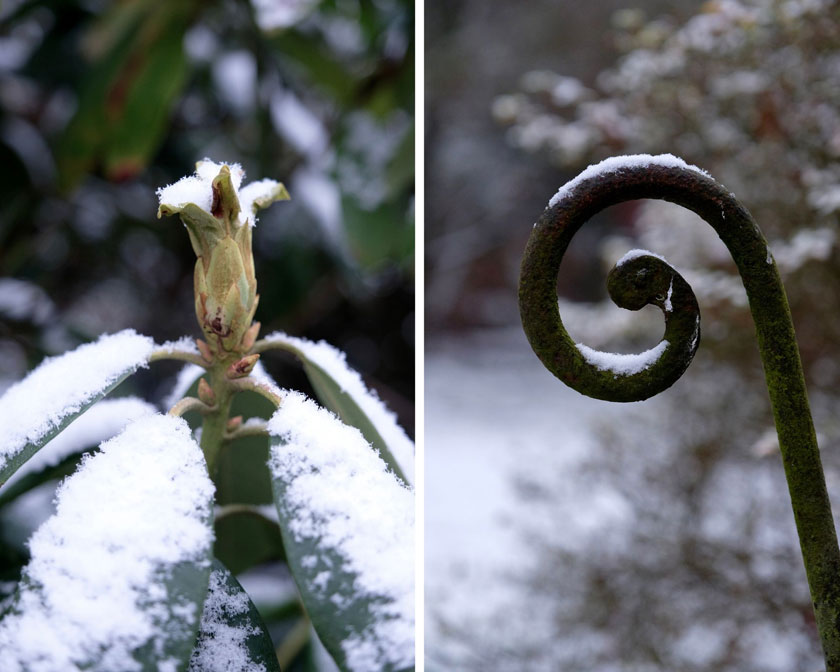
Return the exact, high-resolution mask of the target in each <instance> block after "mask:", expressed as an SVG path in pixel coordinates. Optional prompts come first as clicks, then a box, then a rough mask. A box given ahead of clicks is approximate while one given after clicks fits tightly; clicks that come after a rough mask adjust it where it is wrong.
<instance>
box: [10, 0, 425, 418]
mask: <svg viewBox="0 0 840 672" xmlns="http://www.w3.org/2000/svg"><path fill="white" fill-rule="evenodd" d="M413 39H414V15H413V3H412V2H411V1H410V0H323V1H319V0H295V1H292V2H271V1H270V0H253V1H252V2H247V1H245V0H219V1H213V2H205V1H199V0H178V1H177V2H157V1H156V0H120V1H114V2H107V1H104V0H103V1H98V0H78V1H75V0H55V1H49V0H46V1H42V2H32V1H26V0H23V1H20V0H17V1H16V0H11V1H7V2H4V3H3V6H2V9H0V166H2V176H3V179H2V183H0V382H2V385H3V386H6V385H8V384H9V383H10V382H11V381H13V380H15V379H17V378H19V377H20V376H22V375H23V373H24V371H25V370H27V369H28V368H30V367H31V366H32V365H33V364H35V363H36V362H37V361H39V360H40V359H41V358H42V357H43V356H45V355H48V354H53V353H57V352H61V351H63V350H65V349H67V348H69V347H73V346H74V345H75V344H77V343H79V342H82V341H85V340H89V339H92V338H94V337H96V336H97V335H98V334H100V333H102V332H115V331H118V330H120V329H124V328H128V327H130V328H134V329H136V330H137V331H139V332H141V333H145V334H149V335H151V336H153V337H154V338H155V339H156V340H157V341H158V342H162V341H164V340H167V339H174V338H178V337H179V336H181V335H183V334H190V335H197V334H198V333H199V332H198V330H197V325H196V324H195V317H194V315H193V309H192V298H191V297H192V268H193V264H194V259H195V257H194V254H193V252H192V251H191V248H190V245H189V242H188V239H187V236H186V232H185V231H184V230H183V227H182V225H181V223H180V222H179V221H178V220H177V218H169V219H164V220H157V219H155V212H156V210H157V198H156V196H155V190H156V189H157V188H159V187H161V186H165V185H167V184H170V183H172V182H174V181H176V180H177V179H179V178H180V177H182V176H184V175H187V174H190V173H191V172H192V171H193V169H194V164H195V161H196V160H199V159H202V158H204V157H209V158H211V159H212V160H214V161H217V162H236V163H240V164H241V165H242V166H243V168H244V169H245V171H246V183H247V182H248V181H250V180H256V179H262V178H263V177H271V178H274V179H277V180H280V181H282V182H284V183H285V184H286V186H287V187H288V189H289V191H290V192H291V194H292V201H290V202H284V203H281V204H277V205H275V206H274V207H272V208H270V209H269V210H266V211H264V212H263V213H262V214H261V215H260V217H259V222H258V224H257V230H256V231H255V235H254V253H255V259H256V267H257V279H258V283H259V287H258V291H259V293H260V306H259V309H258V312H257V319H258V320H260V321H261V322H262V324H263V332H262V333H263V334H265V333H268V332H270V331H272V330H275V329H282V330H285V331H287V332H288V333H290V334H293V335H298V336H304V337H308V338H311V339H316V340H317V339H322V338H323V339H326V340H327V341H329V342H331V343H332V344H334V345H335V346H337V347H339V348H341V349H342V350H344V351H345V352H346V353H347V355H348V360H349V362H350V364H351V366H353V367H354V368H356V369H358V370H359V371H360V372H361V373H362V375H363V377H364V378H365V380H366V381H367V383H368V384H369V386H371V387H374V388H376V389H377V390H378V391H379V394H380V395H381V396H382V397H383V399H384V400H385V401H386V403H387V404H388V405H389V406H390V407H391V408H392V409H393V410H395V411H396V412H397V413H398V415H399V417H400V421H401V423H402V424H403V426H405V427H406V428H407V429H408V430H409V431H410V432H413V424H414V417H413V396H414V347H413V341H414V320H415V315H414V288H413V283H414V270H413V264H414V256H413V248H414V216H413V197H414V196H413V195H414V153H413V148H414V130H413V129H414V120H413V110H414V42H413ZM274 372H275V373H276V375H278V376H279V377H280V378H281V380H280V381H279V382H280V383H281V384H284V385H296V386H300V385H303V386H305V382H304V381H302V380H301V379H300V378H298V377H296V376H297V374H296V373H295V372H294V371H293V370H289V371H288V372H287V373H286V372H280V371H279V370H275V371H274ZM286 375H288V378H285V377H284V376H286ZM151 384H152V383H151V382H149V383H148V385H151ZM147 391H156V390H147Z"/></svg>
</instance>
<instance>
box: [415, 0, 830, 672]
mask: <svg viewBox="0 0 840 672" xmlns="http://www.w3.org/2000/svg"><path fill="white" fill-rule="evenodd" d="M426 40H427V44H426V101H425V109H426V178H425V179H426V192H425V193H426V199H427V203H426V210H425V216H426V221H425V224H424V226H425V233H426V258H425V260H424V263H425V268H426V276H425V278H426V326H427V331H428V335H427V341H426V344H427V346H426V347H427V350H426V367H427V372H431V374H429V375H431V376H432V377H427V381H426V389H427V391H428V390H433V391H435V393H434V394H428V393H427V397H426V402H425V409H426V415H427V418H433V419H434V421H433V422H432V423H431V424H430V423H429V422H427V425H428V426H427V433H426V473H427V498H426V501H427V529H426V563H427V564H426V567H427V573H426V609H427V616H426V633H427V640H426V655H427V666H429V669H440V670H445V669H465V670H493V669H520V670H547V669H563V670H567V671H568V670H581V672H582V671H584V670H586V671H588V672H591V671H592V670H598V671H603V672H615V671H625V670H626V671H630V670H633V671H637V670H645V671H653V670H657V671H658V670H662V671H663V672H664V671H665V670H674V669H679V670H698V672H699V670H707V671H708V670H716V671H723V670H726V671H732V672H734V671H735V670H739V671H743V670H754V671H756V672H758V671H761V672H771V671H775V670H778V671H779V672H786V671H790V670H797V671H798V672H813V670H817V669H822V668H821V667H820V666H821V665H822V662H821V657H820V651H819V644H818V641H817V637H816V632H815V628H814V624H813V615H812V613H811V606H810V604H809V599H808V593H807V586H806V585H805V578H804V571H803V570H802V566H801V559H800V555H799V548H798V543H797V541H796V536H795V532H794V530H793V525H792V516H791V513H790V504H789V500H788V496H787V492H786V484H785V480H784V475H783V473H782V468H781V460H780V458H779V455H778V445H777V443H776V438H775V432H774V429H773V423H772V418H771V416H770V410H769V404H768V402H767V392H766V390H765V388H764V381H763V375H762V371H761V365H760V362H759V359H758V357H757V348H756V344H755V337H754V332H753V328H752V324H751V318H750V315H749V311H748V309H747V307H746V297H745V295H744V292H743V289H742V287H741V284H740V279H739V278H738V276H737V273H736V272H735V269H734V266H733V264H732V262H731V260H730V259H729V256H728V253H727V252H726V250H725V248H722V245H721V243H720V241H719V240H718V239H717V238H716V236H715V235H714V232H713V231H712V230H711V228H710V227H708V226H706V225H705V224H703V223H702V222H700V221H698V220H697V218H696V217H694V216H693V215H692V214H691V213H687V212H686V211H684V210H681V209H679V208H677V207H675V206H671V205H669V204H664V203H662V202H658V201H644V202H635V203H629V204H623V205H622V206H618V207H615V208H611V209H609V210H608V211H605V212H604V213H601V214H600V215H599V216H598V217H597V218H595V219H593V221H591V222H589V223H588V224H587V225H586V226H584V227H583V228H582V230H581V231H580V232H579V233H578V234H577V235H576V237H575V240H574V242H573V243H572V245H571V247H570V249H569V252H568V253H567V255H566V257H564V260H563V264H562V267H561V272H560V278H559V282H558V286H559V294H560V313H561V315H562V316H563V320H564V323H565V324H566V326H567V327H568V329H569V331H570V332H571V334H572V337H573V338H575V339H576V340H579V341H582V342H584V343H586V344H587V345H589V346H591V347H594V348H597V349H600V350H606V351H610V352H639V351H641V350H644V349H646V348H649V347H651V346H652V345H653V344H655V343H656V342H657V340H658V339H659V338H660V337H661V334H662V321H661V316H660V315H659V314H658V311H655V310H654V311H645V312H649V313H650V314H647V315H636V314H633V313H630V312H627V311H621V310H619V309H618V308H616V307H615V306H613V305H612V304H611V303H609V301H608V300H606V291H605V284H606V283H605V280H606V271H607V270H608V269H609V268H610V266H611V265H612V264H613V263H614V262H615V261H616V260H617V259H618V258H619V257H620V256H622V255H623V254H624V252H626V251H628V250H630V249H632V248H636V247H642V248H647V249H650V250H652V251H654V252H656V253H659V254H663V255H665V256H666V257H667V258H668V260H669V261H671V262H672V263H674V265H675V266H676V267H677V268H679V269H680V270H681V272H683V273H684V275H685V276H686V278H687V279H688V280H689V282H690V284H691V285H692V287H693V288H694V290H695V293H696V294H697V295H698V299H699V302H700V307H701V312H702V316H703V323H702V324H703V326H702V329H703V339H702V343H701V346H700V351H699V352H698V355H697V357H696V358H695V361H694V364H693V365H692V366H691V367H690V368H689V370H688V372H687V373H686V374H685V376H684V377H683V378H682V379H681V380H680V381H679V382H678V383H677V384H676V385H675V386H674V387H673V388H672V389H670V390H668V391H667V392H666V393H664V394H663V395H660V396H659V397H657V398H656V399H653V400H651V401H649V402H644V403H641V404H631V405H627V406H623V407H620V409H621V410H619V411H616V410H615V409H616V405H609V404H605V403H602V402H595V401H591V400H586V399H584V398H581V397H578V396H577V395H575V393H573V392H569V393H567V392H565V391H564V389H562V385H561V383H559V381H554V380H553V379H552V380H548V379H547V378H550V374H548V373H547V372H546V371H544V370H542V369H541V368H540V367H539V365H538V364H537V363H536V361H535V357H534V355H533V353H531V352H530V349H529V348H528V345H527V342H526V341H525V339H524V337H523V336H522V332H521V327H520V325H519V316H518V309H517V304H516V285H517V280H518V273H519V263H520V259H521V255H522V252H523V250H524V247H525V242H526V240H527V237H528V234H529V232H530V230H531V224H532V223H533V222H534V221H535V220H536V219H537V217H538V216H539V215H540V213H541V212H542V210H543V209H544V208H545V206H546V204H547V202H548V200H549V198H550V197H551V196H552V195H553V194H554V193H555V192H556V191H557V189H558V188H559V187H560V186H561V185H562V184H563V183H564V182H566V181H567V180H568V179H570V178H572V177H574V176H575V175H576V174H577V173H578V172H580V171H581V170H583V169H584V168H586V166H587V165H589V164H593V163H596V162H598V161H600V160H601V159H603V158H605V157H608V156H613V155H619V154H636V153H649V154H659V153H673V154H676V155H678V156H681V157H683V158H684V159H685V160H686V161H688V162H689V163H693V164H696V165H698V166H700V167H701V168H704V169H706V170H708V171H709V172H710V173H711V174H712V175H713V176H714V177H715V178H716V179H718V180H719V181H721V182H722V183H723V184H725V185H726V186H727V187H728V188H729V189H731V190H732V191H733V192H734V193H735V194H736V195H737V196H738V198H740V199H741V200H742V201H743V203H744V204H745V205H746V206H747V207H748V208H749V209H750V210H751V212H752V213H753V215H754V217H755V219H756V220H757V222H758V223H759V226H760V227H761V228H762V230H763V231H764V233H765V235H766V236H767V238H768V240H769V241H770V245H771V249H772V251H773V254H774V256H775V258H776V261H777V264H778V266H779V268H780V271H781V274H782V277H783V280H784V282H785V285H786V288H787V292H788V296H789V298H790V302H791V307H792V311H793V315H794V321H795V325H796V329H797V334H798V337H799V345H800V350H801V352H802V358H803V364H804V368H805V376H806V381H807V383H808V386H809V393H810V396H811V405H812V409H813V411H814V417H815V423H816V426H817V431H818V434H819V437H820V445H821V449H822V454H823V461H824V465H825V468H826V473H827V481H828V487H829V491H830V494H831V496H832V499H833V500H834V502H835V511H836V510H837V504H836V502H838V501H840V451H838V449H839V448H840V423H838V417H840V416H839V415H838V409H840V398H838V396H837V390H838V389H840V388H838V383H840V320H838V315H839V314H840V277H838V275H840V264H838V263H837V243H836V240H837V224H838V213H840V160H839V159H840V3H838V2H837V1H836V0H712V1H709V2H704V3H696V2H687V1H685V2H659V1H657V0H644V1H642V0H637V1H636V2H631V1H627V0H624V1H621V0H607V1H604V2H590V3H578V2H550V1H548V0H535V1H534V2H529V3H517V2H504V1H502V0H497V1H495V2H483V1H481V0H461V1H458V2H443V1H442V0H429V2H427V3H426ZM570 409H571V410H570ZM564 454H565V455H566V457H563V455H564ZM511 456H514V457H511ZM511 463H513V464H511ZM438 481H439V482H440V483H444V484H445V485H440V487H437V489H436V490H435V491H434V492H432V491H431V489H432V488H435V487H436V482H438ZM496 481H499V482H500V483H501V482H503V483H504V486H503V485H501V484H497V483H496ZM500 502H501V504H500ZM604 502H606V504H604ZM602 504H603V506H602ZM491 510H492V511H493V512H494V516H495V517H494V518H491V516H490V515H489V514H488V513H487V512H488V511H491ZM429 521H432V522H431V523H430V522H429ZM477 528H480V530H481V531H480V533H479V532H477V531H476V532H475V534H474V533H473V531H474V530H477ZM430 567H434V568H435V569H434V571H433V572H430V571H429V568H430ZM518 624H527V625H522V626H521V627H519V626H518Z"/></svg>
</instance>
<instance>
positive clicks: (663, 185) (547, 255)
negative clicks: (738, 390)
mask: <svg viewBox="0 0 840 672" xmlns="http://www.w3.org/2000/svg"><path fill="white" fill-rule="evenodd" d="M645 198H654V199H662V200H665V201H670V202H672V203H676V204H677V205H681V206H683V207H685V208H688V209H689V210H692V211H693V212H695V213H697V214H698V215H699V216H700V217H702V218H703V219H704V220H705V221H706V222H708V223H709V224H710V225H711V226H712V227H713V228H714V229H715V231H716V232H717V234H718V235H719V236H720V238H721V239H722V240H723V242H724V243H725V244H726V247H727V248H728V249H729V252H730V253H731V254H732V257H733V259H734V260H735V264H736V265H737V267H738V272H739V273H740V274H741V279H742V281H743V283H744V287H745V288H746V291H747V297H748V299H749V305H750V311H751V312H752V316H753V320H754V322H755V329H756V335H757V338H758V346H759V350H760V353H761V359H762V362H763V365H764V373H765V378H766V381H767V387H768V391H769V394H770V401H771V405H772V408H773V416H774V420H775V423H776V431H777V433H778V436H779V446H780V448H781V453H782V461H783V463H784V468H785V476H786V478H787V483H788V489H789V492H790V498H791V504H792V506H793V514H794V518H795V520H796V528H797V532H798V534H799V544H800V547H801V550H802V558H803V561H804V564H805V572H806V574H807V577H808V585H809V588H810V591H811V600H812V602H813V604H814V613H815V615H816V623H817V628H818V630H819V635H820V640H821V643H822V647H823V653H824V655H825V660H826V672H840V550H839V549H838V545H837V534H836V531H835V528H834V521H833V519H832V514H831V504H830V502H829V499H828V493H827V490H826V485H825V476H824V474H823V468H822V462H821V461H820V455H819V448H818V446H817V439H816V435H815V432H814V424H813V420H812V419H811V413H810V409H809V406H808V395H807V392H806V388H805V379H804V375H803V373H802V364H801V361H800V358H799V350H798V347H797V344H796V335H795V333H794V330H793V321H792V319H791V315H790V308H789V306H788V302H787V297H786V296H785V290H784V287H783V285H782V281H781V278H780V277H779V271H778V269H777V267H776V263H775V261H774V260H773V257H772V255H771V254H770V252H769V250H768V248H767V242H766V240H765V239H764V236H763V235H762V233H761V231H760V230H759V228H758V226H757V225H756V223H755V221H754V220H753V218H752V216H751V215H750V214H749V212H747V210H746V208H744V206H743V205H741V203H740V202H739V201H738V200H737V199H736V198H735V196H734V194H732V193H730V192H729V191H728V190H727V189H725V188H724V187H723V186H722V185H720V184H718V183H717V182H715V180H714V179H712V178H711V177H710V176H709V175H708V174H707V173H705V172H703V171H701V170H699V169H697V168H694V167H693V166H688V165H687V164H685V163H684V162H682V161H681V160H679V159H676V158H675V157H672V156H670V155H665V156H658V157H653V156H636V157H619V158H615V159H608V160H607V161H605V162H603V163H602V164H599V165H598V166H594V167H591V168H589V169H587V170H586V171H584V172H583V173H582V174H581V175H580V176H578V178H576V179H574V180H572V181H571V182H570V183H568V184H567V185H566V186H565V187H564V188H563V189H561V190H560V192H558V194H557V195H556V196H555V197H554V198H553V199H552V201H551V203H550V204H549V207H548V208H547V209H546V210H545V212H544V213H543V214H542V216H541V217H540V219H539V220H538V221H537V223H536V224H535V225H534V229H533V231H532V233H531V236H530V239H529V240H528V245H527V247H526V250H525V255H524V257H523V259H522V268H521V275H520V285H519V307H520V314H521V316H522V324H523V327H524V330H525V333H526V335H527V336H528V340H529V342H530V343H531V347H532V348H533V349H534V352H535V353H536V354H537V356H538V357H539V358H540V360H541V361H542V362H543V364H544V365H545V366H546V368H548V369H549V371H551V372H552V373H553V374H554V375H555V376H557V377H558V378H560V379H561V380H562V381H563V382H564V383H566V384H567V385H569V386H570V387H572V388H574V389H575V390H577V391H578V392H580V393H582V394H585V395H587V396H591V397H595V398H597V399H604V400H608V401H641V400H643V399H647V398H648V397H651V396H653V395H655V394H658V393H659V392H661V391H663V390H665V389H667V388H668V387H670V386H671V385H673V384H674V383H675V382H676V381H677V379H679V377H680V376H681V375H682V374H683V372H684V371H685V369H686V368H687V367H688V365H689V364H690V363H691V359H692V357H693V356H694V353H695V351H696V349H697V346H698V343H699V336H700V313H699V310H698V307H697V301H696V299H695V297H694V294H693V292H692V291H691V288H690V287H689V286H688V284H687V283H686V282H685V280H683V278H682V276H680V275H679V273H677V271H676V270H674V269H673V268H672V267H671V266H670V265H668V264H667V262H665V261H664V260H662V259H660V258H658V257H657V256H655V255H651V254H645V253H635V254H631V255H628V257H626V258H625V260H623V261H622V262H619V264H618V265H617V266H616V267H615V268H614V269H613V270H612V271H611V273H610V277H609V280H608V289H609V293H610V296H611V297H612V298H613V300H614V301H615V302H616V303H617V304H618V305H619V306H622V307H625V308H629V309H631V310H639V309H640V308H642V307H643V306H644V305H647V304H653V305H656V306H658V307H659V308H660V309H661V310H662V311H663V313H664V315H665V334H664V336H663V339H662V341H661V342H660V344H659V346H658V347H657V348H654V349H652V350H649V351H648V352H647V353H644V354H643V355H636V356H624V357H625V358H626V359H622V358H621V356H619V357H616V356H607V355H606V354H605V353H598V352H595V351H592V350H590V349H589V348H586V347H585V346H578V345H576V344H575V343H574V342H573V341H572V339H571V337H570V336H569V334H568V333H567V331H566V329H565V327H564V326H563V322H562V320H561V319H560V312H559V308H558V303H557V275H558V272H559V269H560V262H561V260H562V258H563V254H564V253H565V251H566V249H567V247H568V245H569V243H570V241H571V239H572V237H573V236H574V234H575V233H576V232H577V230H578V229H579V228H580V227H581V226H582V225H583V224H584V223H585V222H586V221H587V220H589V219H590V218H591V217H592V216H593V215H595V214H596V213H598V212H600V211H601V210H603V209H605V208H608V207H610V206H612V205H616V204H618V203H622V202H624V201H630V200H637V199H645Z"/></svg>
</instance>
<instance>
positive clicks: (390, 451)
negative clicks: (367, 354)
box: [263, 332, 413, 483]
mask: <svg viewBox="0 0 840 672" xmlns="http://www.w3.org/2000/svg"><path fill="white" fill-rule="evenodd" d="M263 342H264V343H266V344H270V347H276V348H279V349H282V350H286V351H287V352H291V353H292V354H294V355H295V357H297V358H298V359H299V360H300V362H301V363H302V364H303V370H304V372H305V373H306V376H307V378H308V379H309V382H310V383H312V388H313V389H314V390H315V394H316V396H317V397H318V399H319V401H320V402H321V403H322V404H323V405H324V406H326V407H327V408H329V409H330V410H331V411H332V412H333V413H335V414H336V415H337V416H338V417H339V418H341V419H342V421H343V422H344V423H345V424H347V425H350V426H351V427H356V428H357V429H358V430H359V431H360V432H361V433H362V435H363V436H364V437H365V439H367V441H368V443H370V445H371V446H373V447H374V448H376V449H377V450H378V451H379V454H380V456H381V457H382V459H383V460H385V463H386V464H387V465H388V466H389V467H390V468H391V470H392V471H393V472H394V473H395V474H396V475H397V477H398V478H400V479H402V480H403V481H404V482H406V483H411V482H412V478H411V474H410V473H406V472H407V469H406V468H404V466H403V465H404V464H405V462H406V461H411V460H413V447H410V446H409V444H410V441H409V439H408V438H407V437H406V436H405V433H404V432H402V430H401V429H399V427H397V426H396V423H395V421H394V420H393V417H392V416H391V415H389V414H388V412H387V410H386V409H384V406H383V404H382V402H381V401H379V400H378V399H377V398H376V397H374V396H373V395H371V393H370V392H369V391H368V390H367V389H366V388H365V386H364V383H363V382H362V380H361V378H360V377H359V375H358V373H356V372H355V371H353V370H352V369H350V368H349V367H348V366H347V364H346V363H345V362H344V360H343V356H342V354H341V353H340V351H339V350H337V349H336V348H333V347H332V346H330V345H328V344H326V343H323V342H322V343H313V342H312V341H308V340H306V339H303V338H296V337H292V336H287V335H286V334H283V333H281V332H275V333H273V334H271V335H270V336H268V337H267V338H266V339H264V341H263ZM328 351H331V352H328ZM326 362H330V365H329V366H327V365H326V364H325V363H326ZM386 436H387V437H388V440H386V438H385V437H386ZM409 451H412V452H411V453H410V452H409ZM397 455H400V457H401V458H402V460H400V459H398V458H397ZM406 466H409V465H406Z"/></svg>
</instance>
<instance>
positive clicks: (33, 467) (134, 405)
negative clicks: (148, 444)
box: [7, 397, 155, 483]
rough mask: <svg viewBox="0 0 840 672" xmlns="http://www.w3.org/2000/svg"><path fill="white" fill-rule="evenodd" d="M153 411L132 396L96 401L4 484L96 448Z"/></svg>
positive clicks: (152, 407) (146, 404) (153, 410)
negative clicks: (129, 424)
mask: <svg viewBox="0 0 840 672" xmlns="http://www.w3.org/2000/svg"><path fill="white" fill-rule="evenodd" d="M154 412H155V407H154V406H152V405H151V404H149V403H147V402H145V401H143V400H142V399H138V398H136V397H124V398H122V399H103V400H102V401H98V402H97V403H95V404H94V405H93V406H91V407H90V408H89V409H88V410H87V411H85V412H84V413H83V414H82V415H80V416H79V417H78V418H76V419H75V420H74V421H73V422H71V423H70V424H69V425H68V426H67V428H66V429H65V430H64V431H63V432H61V434H59V435H58V436H56V437H55V438H54V439H53V440H52V441H50V442H49V443H47V444H45V445H44V447H43V448H41V450H39V451H38V452H37V453H35V454H34V455H33V456H32V457H31V458H30V459H29V460H27V461H26V462H24V463H23V465H21V467H20V469H18V470H17V471H16V472H15V473H14V474H12V477H11V478H10V479H9V480H8V481H7V483H13V482H15V481H17V480H20V479H21V478H23V477H24V476H25V475H27V474H34V473H37V472H39V471H41V470H43V469H46V468H48V467H54V466H56V465H57V464H58V463H59V462H61V461H62V460H63V459H65V458H66V457H69V456H70V455H74V454H75V453H78V452H81V451H82V450H85V449H86V448H91V447H93V446H98V445H99V444H100V443H102V442H103V441H105V440H106V439H110V438H111V437H112V436H114V435H115V434H117V433H118V432H119V431H121V430H122V429H123V428H124V427H125V426H126V425H127V424H128V423H129V422H131V421H133V420H136V419H137V418H141V417H143V416H146V415H151V414H153V413H154Z"/></svg>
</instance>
